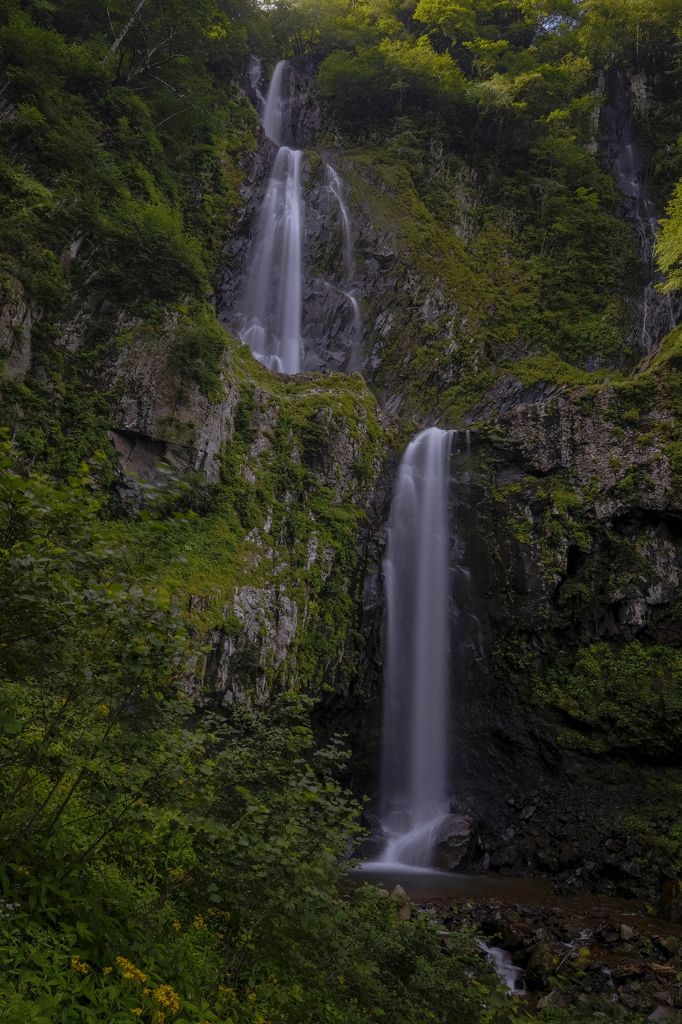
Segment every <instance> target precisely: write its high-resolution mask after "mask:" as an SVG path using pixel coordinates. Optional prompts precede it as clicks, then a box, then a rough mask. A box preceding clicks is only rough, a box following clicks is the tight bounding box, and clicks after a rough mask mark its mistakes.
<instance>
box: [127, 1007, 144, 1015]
mask: <svg viewBox="0 0 682 1024" xmlns="http://www.w3.org/2000/svg"><path fill="white" fill-rule="evenodd" d="M130 1012H131V1013H134V1014H135V1016H136V1017H141V1016H142V1014H143V1013H144V1011H143V1009H142V1007H141V1006H136V1007H135V1009H134V1010H131V1011H130Z"/></svg>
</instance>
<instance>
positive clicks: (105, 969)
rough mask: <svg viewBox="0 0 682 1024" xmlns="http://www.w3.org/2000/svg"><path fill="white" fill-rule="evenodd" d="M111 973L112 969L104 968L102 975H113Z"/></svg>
mask: <svg viewBox="0 0 682 1024" xmlns="http://www.w3.org/2000/svg"><path fill="white" fill-rule="evenodd" d="M111 971H112V968H111V967H103V968H102V974H111Z"/></svg>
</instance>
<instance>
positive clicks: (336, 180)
mask: <svg viewBox="0 0 682 1024" xmlns="http://www.w3.org/2000/svg"><path fill="white" fill-rule="evenodd" d="M324 173H325V185H326V187H327V188H328V189H329V191H330V192H331V193H332V195H333V196H334V198H335V199H336V201H337V203H338V205H339V212H340V214H341V229H342V239H343V262H344V271H345V278H346V280H345V282H344V285H345V287H346V288H348V291H344V290H343V289H339V291H341V293H342V294H343V295H344V296H345V297H346V298H347V299H348V302H349V304H350V307H351V309H352V312H353V320H352V324H351V329H352V332H353V336H354V338H356V339H357V338H359V337H360V335H361V333H362V318H361V316H360V303H359V302H358V299H357V295H356V294H355V290H354V289H353V288H352V282H353V277H354V274H355V260H354V259H353V232H352V230H351V220H350V213H349V212H348V207H347V206H346V200H345V197H344V194H343V192H344V189H343V181H342V180H341V178H340V177H339V175H338V174H337V173H336V171H335V170H334V168H333V167H331V166H330V165H329V164H325V172H324ZM348 369H349V370H350V369H352V367H351V366H349V367H348Z"/></svg>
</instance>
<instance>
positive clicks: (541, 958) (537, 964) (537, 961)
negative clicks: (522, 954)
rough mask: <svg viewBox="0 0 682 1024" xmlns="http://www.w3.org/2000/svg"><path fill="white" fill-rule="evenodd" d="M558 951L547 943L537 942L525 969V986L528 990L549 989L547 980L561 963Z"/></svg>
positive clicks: (554, 946)
mask: <svg viewBox="0 0 682 1024" xmlns="http://www.w3.org/2000/svg"><path fill="white" fill-rule="evenodd" d="M558 949H559V950H560V949H561V947H556V944H555V945H553V944H551V943H549V942H539V943H538V944H537V945H536V946H535V947H534V949H533V952H532V953H531V956H530V960H529V961H528V967H527V969H526V984H527V985H528V988H530V989H538V988H540V989H543V988H548V987H549V979H550V977H551V976H552V975H553V974H554V971H555V970H556V968H557V967H558V966H559V964H560V962H561V957H560V955H559V952H558Z"/></svg>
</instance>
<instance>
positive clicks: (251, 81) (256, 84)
mask: <svg viewBox="0 0 682 1024" xmlns="http://www.w3.org/2000/svg"><path fill="white" fill-rule="evenodd" d="M246 73H247V77H248V88H247V92H248V93H249V97H250V99H251V101H252V102H253V103H254V106H255V107H256V110H258V112H259V113H261V112H262V110H263V107H264V106H265V97H264V96H263V93H262V92H261V91H260V80H261V77H262V74H263V65H262V63H261V60H260V57H251V58H250V59H249V65H248V68H247V72H246ZM254 101H255V102H254Z"/></svg>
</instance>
